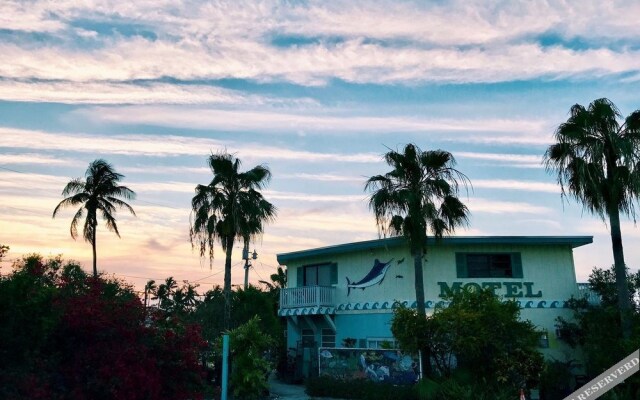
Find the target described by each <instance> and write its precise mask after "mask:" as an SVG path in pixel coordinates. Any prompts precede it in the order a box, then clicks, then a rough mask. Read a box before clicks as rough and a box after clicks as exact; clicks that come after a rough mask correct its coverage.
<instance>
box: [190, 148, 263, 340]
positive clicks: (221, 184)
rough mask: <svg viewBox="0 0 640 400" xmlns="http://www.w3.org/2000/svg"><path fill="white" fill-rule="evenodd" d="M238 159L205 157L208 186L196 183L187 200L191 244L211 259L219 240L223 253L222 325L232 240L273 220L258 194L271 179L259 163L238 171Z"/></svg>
mask: <svg viewBox="0 0 640 400" xmlns="http://www.w3.org/2000/svg"><path fill="white" fill-rule="evenodd" d="M240 166H241V162H240V160H239V159H238V158H236V157H234V156H233V155H231V154H228V153H227V152H226V151H225V152H221V153H218V154H212V155H211V156H209V167H210V168H211V172H212V173H213V179H212V180H211V182H210V183H209V184H208V185H198V186H196V194H195V196H194V197H193V199H192V201H191V206H192V212H191V222H192V223H191V227H190V230H189V236H190V239H191V245H192V246H198V247H199V249H200V256H201V257H204V256H205V255H206V254H207V253H208V255H209V260H210V262H213V256H214V245H215V242H216V241H219V242H220V244H221V245H222V250H223V251H224V252H225V255H226V258H225V264H224V298H225V316H224V321H225V325H224V326H225V328H227V329H228V328H229V327H230V326H229V323H230V320H231V314H230V312H231V311H230V310H231V255H232V252H233V244H234V242H235V241H236V240H238V241H243V242H246V241H247V240H249V239H250V238H254V237H256V236H257V235H260V234H261V233H262V232H263V231H264V224H265V223H266V222H271V221H273V220H274V218H275V215H276V208H275V206H274V205H273V204H271V203H269V202H268V201H267V200H265V199H264V197H262V194H261V193H260V189H263V188H264V187H265V186H266V185H267V183H268V182H269V180H270V179H271V172H270V171H269V169H268V168H267V167H265V166H263V165H258V166H256V167H253V168H252V169H250V170H248V171H245V172H240Z"/></svg>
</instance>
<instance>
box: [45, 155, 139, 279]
mask: <svg viewBox="0 0 640 400" xmlns="http://www.w3.org/2000/svg"><path fill="white" fill-rule="evenodd" d="M85 178H86V180H84V181H83V180H81V179H80V178H76V179H73V180H71V181H70V182H69V183H67V185H66V186H65V187H64V190H63V191H62V195H63V196H69V195H71V196H70V197H67V198H65V199H64V200H62V201H61V202H60V203H59V204H58V205H57V206H56V208H55V209H54V210H53V218H55V217H56V215H57V214H58V211H60V209H61V208H64V207H70V206H71V207H76V206H78V205H81V207H80V208H79V209H78V211H76V214H75V215H74V216H73V219H72V220H71V228H70V232H71V237H72V238H73V239H74V240H75V239H76V238H77V237H78V222H79V221H80V219H82V217H83V215H84V213H85V212H86V213H87V216H86V218H85V221H84V228H83V230H82V235H83V237H84V240H85V241H87V242H89V243H91V247H92V249H93V276H94V277H97V276H98V268H97V262H96V259H97V255H96V230H97V228H98V213H100V214H101V215H102V219H104V221H105V222H106V226H107V229H108V230H110V231H112V232H115V233H116V235H118V237H120V232H119V231H118V225H117V224H116V218H115V212H116V209H117V208H124V209H126V210H128V211H129V212H130V213H131V214H133V215H136V213H135V211H133V208H131V206H130V205H129V204H127V203H126V202H124V201H123V200H121V199H120V198H124V199H126V200H132V199H134V198H135V196H136V194H135V193H134V192H133V191H132V190H131V189H129V188H128V187H126V186H120V185H118V183H119V182H120V180H121V179H122V178H124V175H121V174H119V173H117V172H115V170H114V169H113V166H111V164H109V163H108V162H106V161H105V160H101V159H98V160H94V161H92V162H91V163H90V164H89V167H88V168H87V171H86V172H85Z"/></svg>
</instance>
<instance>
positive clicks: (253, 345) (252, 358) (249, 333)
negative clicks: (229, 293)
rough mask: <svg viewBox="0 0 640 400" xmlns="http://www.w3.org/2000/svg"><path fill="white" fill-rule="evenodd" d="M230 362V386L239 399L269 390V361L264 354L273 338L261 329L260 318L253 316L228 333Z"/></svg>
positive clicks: (255, 396) (257, 395) (258, 395)
mask: <svg viewBox="0 0 640 400" xmlns="http://www.w3.org/2000/svg"><path fill="white" fill-rule="evenodd" d="M229 336H230V337H229V340H230V346H231V352H232V355H233V364H232V369H231V387H232V389H233V394H234V396H236V397H237V398H239V399H258V398H260V397H261V396H262V395H263V394H264V393H265V392H268V388H269V386H268V383H267V378H268V374H269V371H271V363H270V362H269V361H268V360H267V359H266V353H267V351H268V350H269V348H270V347H271V345H272V344H273V339H272V338H271V337H270V336H268V335H265V334H264V333H263V332H262V331H261V330H260V318H259V317H257V316H256V317H253V318H252V319H250V320H249V322H247V323H246V324H244V325H241V326H239V327H238V328H236V329H234V330H232V331H231V332H230V335H229Z"/></svg>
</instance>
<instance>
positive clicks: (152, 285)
mask: <svg viewBox="0 0 640 400" xmlns="http://www.w3.org/2000/svg"><path fill="white" fill-rule="evenodd" d="M157 290H158V285H156V281H155V280H153V279H150V280H148V281H147V283H146V285H144V312H145V313H146V312H147V306H148V304H149V295H150V294H151V295H155V294H156V291H157Z"/></svg>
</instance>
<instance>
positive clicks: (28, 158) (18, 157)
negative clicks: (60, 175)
mask: <svg viewBox="0 0 640 400" xmlns="http://www.w3.org/2000/svg"><path fill="white" fill-rule="evenodd" d="M0 164H44V165H75V164H76V162H75V161H72V160H67V159H64V158H60V157H52V156H49V155H45V154H37V153H18V154H0Z"/></svg>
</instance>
